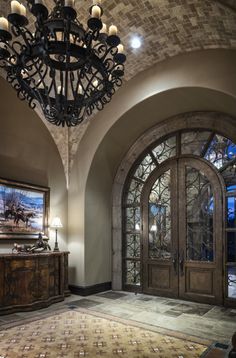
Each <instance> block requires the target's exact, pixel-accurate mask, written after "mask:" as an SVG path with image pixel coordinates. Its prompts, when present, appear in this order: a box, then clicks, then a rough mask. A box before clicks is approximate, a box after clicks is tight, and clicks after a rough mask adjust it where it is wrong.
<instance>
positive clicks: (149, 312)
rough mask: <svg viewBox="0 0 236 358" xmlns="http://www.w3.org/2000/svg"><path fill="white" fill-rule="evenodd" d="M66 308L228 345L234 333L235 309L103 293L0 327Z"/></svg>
mask: <svg viewBox="0 0 236 358" xmlns="http://www.w3.org/2000/svg"><path fill="white" fill-rule="evenodd" d="M65 305H67V306H69V307H70V308H71V309H73V308H76V307H82V308H86V309H88V310H91V311H97V312H101V313H107V314H111V315H113V316H116V317H120V318H125V319H130V320H134V321H137V322H140V323H143V324H151V325H154V326H159V327H162V328H164V329H169V330H174V331H179V332H181V333H184V334H188V335H193V336H197V337H199V338H203V339H209V340H212V341H214V342H219V343H222V344H226V345H227V344H228V343H229V341H230V338H231V336H232V334H233V332H235V331H236V309H226V308H224V307H216V306H211V305H206V304H198V303H193V302H187V301H181V300H174V299H168V298H162V297H156V296H146V295H143V294H137V295H135V294H133V293H128V292H112V291H109V292H105V293H101V294H97V295H91V296H89V297H86V298H84V297H81V296H76V295H71V296H70V297H67V298H66V300H65V301H64V302H60V303H57V304H54V305H52V306H50V307H48V308H45V309H42V310H38V311H34V312H24V313H23V312H19V313H14V314H9V315H2V316H0V328H1V329H2V328H4V327H7V325H8V324H9V323H12V322H17V323H19V322H20V321H22V323H23V322H24V320H25V319H28V318H35V319H37V318H40V316H41V315H42V314H44V313H47V312H52V311H57V310H58V309H60V308H62V307H65Z"/></svg>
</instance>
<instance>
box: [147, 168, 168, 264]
mask: <svg viewBox="0 0 236 358" xmlns="http://www.w3.org/2000/svg"><path fill="white" fill-rule="evenodd" d="M170 180H171V176H170V170H168V171H167V172H165V173H164V174H162V175H161V176H160V177H159V178H158V179H157V181H156V182H155V184H154V185H153V187H152V190H151V193H150V196H149V244H148V245H149V257H150V258H159V259H170V257H171V205H170Z"/></svg>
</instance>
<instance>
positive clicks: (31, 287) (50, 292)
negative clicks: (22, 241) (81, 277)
mask: <svg viewBox="0 0 236 358" xmlns="http://www.w3.org/2000/svg"><path fill="white" fill-rule="evenodd" d="M68 254H69V253H68V252H44V253H34V254H22V253H20V254H0V315H1V314H7V313H12V312H19V311H30V310H34V309H40V308H43V307H47V306H49V305H50V304H52V303H55V302H59V301H63V300H64V298H65V296H67V295H68V294H69V290H68Z"/></svg>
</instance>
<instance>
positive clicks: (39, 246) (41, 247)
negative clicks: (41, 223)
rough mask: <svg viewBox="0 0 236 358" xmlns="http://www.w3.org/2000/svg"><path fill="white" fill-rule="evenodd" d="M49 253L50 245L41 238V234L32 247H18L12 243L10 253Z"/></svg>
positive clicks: (26, 245)
mask: <svg viewBox="0 0 236 358" xmlns="http://www.w3.org/2000/svg"><path fill="white" fill-rule="evenodd" d="M47 250H49V251H51V247H50V245H49V244H48V243H47V241H44V240H43V236H42V234H41V233H39V236H38V240H37V241H36V243H35V244H33V245H28V244H24V245H19V244H17V243H14V245H13V249H12V253H13V252H14V253H18V254H19V253H27V252H29V253H34V252H42V251H47Z"/></svg>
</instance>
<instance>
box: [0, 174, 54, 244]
mask: <svg viewBox="0 0 236 358" xmlns="http://www.w3.org/2000/svg"><path fill="white" fill-rule="evenodd" d="M49 192H50V189H49V188H46V187H41V186H36V185H31V184H24V183H19V182H16V181H12V180H7V179H0V239H22V238H23V239H33V238H35V239H36V238H38V234H39V233H42V235H43V238H48V210H49Z"/></svg>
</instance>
